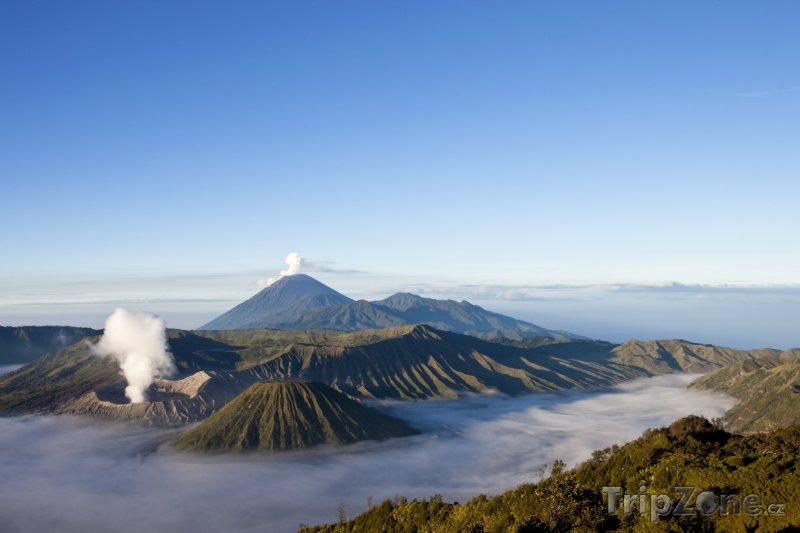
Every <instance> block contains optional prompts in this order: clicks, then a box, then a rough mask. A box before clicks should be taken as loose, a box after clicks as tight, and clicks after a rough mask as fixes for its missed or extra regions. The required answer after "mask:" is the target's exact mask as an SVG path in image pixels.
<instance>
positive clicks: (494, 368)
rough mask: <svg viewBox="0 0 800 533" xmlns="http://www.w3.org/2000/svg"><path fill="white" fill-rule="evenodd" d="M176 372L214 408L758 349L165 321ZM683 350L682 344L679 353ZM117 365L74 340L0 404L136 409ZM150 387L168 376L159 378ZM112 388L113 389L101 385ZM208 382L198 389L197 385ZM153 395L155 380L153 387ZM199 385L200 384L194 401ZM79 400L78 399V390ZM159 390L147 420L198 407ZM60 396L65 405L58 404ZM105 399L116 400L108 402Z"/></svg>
mask: <svg viewBox="0 0 800 533" xmlns="http://www.w3.org/2000/svg"><path fill="white" fill-rule="evenodd" d="M168 336H169V345H170V350H171V352H172V353H173V355H174V357H175V360H176V365H177V367H178V369H179V374H178V375H176V376H174V380H180V379H184V378H188V377H190V376H192V375H194V374H196V373H198V372H206V373H208V375H209V376H211V378H212V379H211V380H210V384H209V385H208V386H207V387H209V390H208V391H207V392H209V394H210V390H212V389H214V390H216V391H217V392H214V394H213V396H209V397H213V398H214V403H213V405H212V406H213V407H214V409H216V408H218V407H219V406H220V402H222V401H226V400H225V399H226V398H227V399H230V398H231V397H233V396H235V395H236V394H238V393H239V392H241V391H242V390H244V389H245V388H246V387H248V386H250V385H251V384H253V383H254V382H256V381H260V380H274V379H304V380H311V381H318V382H322V383H325V384H327V385H330V386H332V387H334V388H336V389H338V390H340V391H342V392H345V393H347V394H350V395H353V396H357V397H364V398H395V399H427V398H434V397H447V398H454V397H457V396H458V395H460V394H463V393H465V392H486V391H490V390H496V391H500V392H503V393H506V394H522V393H525V392H539V391H560V390H567V389H574V388H579V389H602V388H605V387H609V386H611V385H614V384H618V383H621V382H624V381H628V380H631V379H635V378H637V377H645V376H652V375H656V374H662V373H669V372H677V371H696V370H707V369H715V368H720V367H721V366H723V365H724V364H727V363H729V362H730V361H731V360H737V359H738V360H755V358H756V357H757V356H758V355H759V354H760V352H744V351H737V350H729V349H726V348H717V347H705V346H700V345H694V344H691V343H687V342H685V341H648V342H639V341H636V342H629V343H626V344H624V345H621V346H617V345H614V344H611V343H605V342H595V341H562V342H556V343H545V344H540V343H539V342H538V341H537V342H536V343H533V346H532V347H527V346H524V343H523V345H522V346H514V345H509V344H502V343H497V342H489V341H484V340H481V339H478V338H475V337H472V336H468V335H460V334H458V333H451V332H445V331H440V330H436V329H434V328H431V327H429V326H421V325H417V326H402V327H397V328H389V329H385V330H364V331H357V332H350V333H342V332H335V331H330V330H312V331H296V332H290V331H279V330H236V331H200V332H187V331H180V330H169V331H168ZM687 354H690V355H687ZM120 379H121V377H120V374H119V370H118V369H117V367H116V364H115V363H113V362H112V361H109V360H102V359H97V358H96V357H94V356H93V355H91V352H90V349H89V347H88V345H86V343H84V342H79V343H76V344H75V345H72V346H70V347H68V348H65V349H64V350H61V351H59V352H57V353H55V354H52V355H48V356H46V357H43V358H40V359H37V360H36V361H34V362H33V363H32V364H30V365H28V366H26V367H24V368H22V369H19V370H18V371H16V372H13V373H11V374H8V375H6V376H2V377H0V412H6V413H25V412H36V411H39V410H50V411H56V412H72V413H76V414H79V413H81V412H86V413H91V414H101V415H102V414H106V415H107V416H111V417H114V418H119V417H123V418H126V419H127V418H129V417H135V416H136V413H138V412H139V411H136V410H133V409H132V408H126V409H122V408H121V407H119V402H117V404H116V405H109V404H98V403H97V401H98V400H102V398H101V397H97V398H94V397H91V395H89V396H87V394H88V393H90V392H91V391H95V392H100V393H101V394H100V396H103V394H104V393H103V392H102V390H101V389H103V390H106V391H108V390H111V389H113V388H114V387H115V386H116V385H115V384H118V382H119V381H120ZM159 387H162V388H164V387H166V388H167V389H168V388H169V386H168V385H167V384H165V383H162V384H161V385H159ZM109 388H110V389H109ZM204 390H205V389H204ZM151 392H152V393H153V394H152V396H153V398H154V399H159V400H158V401H162V400H163V399H164V398H166V397H165V396H164V394H162V392H163V391H162V390H160V389H158V388H155V389H153V391H151ZM203 398H206V396H202V395H201V396H200V400H197V402H200V401H201V400H203ZM78 400H80V401H78ZM190 400H191V399H183V400H181V401H179V402H178V401H177V400H176V401H175V402H173V403H170V401H172V400H170V401H165V400H164V401H162V404H161V405H160V406H159V407H158V408H153V409H152V410H151V411H149V413H151V415H148V416H152V417H154V420H164V421H169V422H172V421H179V420H191V419H198V418H200V417H202V416H207V414H209V413H210V410H209V409H206V408H203V409H199V410H198V409H195V407H193V405H194V404H193V403H192V402H194V401H195V400H191V401H190ZM67 403H69V404H70V405H69V407H66V406H65V405H66V404H67ZM111 403H114V402H111Z"/></svg>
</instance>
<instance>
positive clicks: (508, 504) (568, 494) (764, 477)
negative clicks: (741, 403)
mask: <svg viewBox="0 0 800 533" xmlns="http://www.w3.org/2000/svg"><path fill="white" fill-rule="evenodd" d="M798 460H800V427H797V426H793V427H791V428H785V429H781V430H777V431H775V432H773V433H770V434H759V435H752V436H739V435H731V434H729V433H726V432H725V431H722V430H720V429H718V428H717V427H715V426H714V425H712V424H711V423H709V422H708V421H706V420H704V419H702V418H698V417H687V418H684V419H682V420H679V421H677V422H675V423H673V424H672V425H670V426H669V427H666V428H662V429H657V430H648V431H646V432H645V433H644V435H642V437H640V438H639V439H637V440H635V441H632V442H629V443H628V444H625V445H624V446H621V447H620V446H614V447H612V448H608V449H606V450H601V451H596V452H595V453H594V454H593V456H592V459H590V460H589V461H587V462H586V463H584V464H582V465H580V466H578V467H577V468H575V469H574V470H572V471H568V472H564V471H563V470H562V468H561V466H560V465H558V464H555V465H554V468H553V475H552V476H551V477H549V478H548V479H546V480H544V481H540V482H538V483H536V484H528V485H522V486H520V487H517V488H515V489H513V490H510V491H508V492H506V493H503V494H501V495H498V496H494V497H487V496H483V495H481V496H478V497H476V498H475V499H473V500H471V501H469V502H467V503H464V504H458V503H446V502H444V501H443V500H442V498H441V496H437V497H433V498H431V499H430V500H422V501H416V500H415V501H407V500H405V499H402V498H396V499H395V500H394V501H390V500H387V501H385V502H383V503H382V504H380V505H377V506H375V507H372V508H371V509H370V510H368V511H366V512H365V513H363V514H360V515H358V516H356V517H355V518H353V519H352V520H349V521H343V522H342V523H339V524H331V525H326V526H318V527H312V528H306V529H302V528H301V531H303V532H304V533H312V532H313V533H322V532H324V533H345V532H348V533H350V532H357V531H358V532H361V531H392V532H394V533H406V532H407V533H412V532H413V533H434V532H436V533H461V532H520V533H521V532H543V531H560V532H568V531H581V532H593V531H699V532H703V531H729V532H742V531H767V532H769V531H797V528H798V527H800V507H798V505H797V502H798V501H800V470H798V468H797V462H798ZM641 486H645V487H646V489H645V494H646V496H647V498H646V501H647V502H648V505H649V502H650V497H651V496H654V495H659V494H666V495H667V496H669V497H670V499H671V500H672V505H673V506H674V505H675V504H676V503H677V502H678V501H679V500H680V497H681V496H680V494H677V493H676V492H675V490H674V487H677V486H691V487H695V488H696V490H695V492H694V493H693V495H692V496H691V498H690V499H689V501H688V502H687V507H690V508H694V509H695V512H692V513H690V514H689V515H688V516H683V517H677V516H670V517H664V518H657V519H656V521H655V522H651V517H650V513H649V510H650V508H649V507H646V511H647V513H646V514H645V515H644V516H643V515H640V514H639V513H637V512H636V507H635V505H636V504H634V508H633V510H634V512H633V513H632V515H631V516H629V517H625V516H624V514H623V513H620V514H619V516H618V517H617V516H612V517H609V516H608V513H607V502H606V501H604V497H603V495H602V488H603V487H620V488H621V490H622V494H630V495H633V496H634V500H638V495H639V494H640V487H641ZM702 491H709V492H712V493H714V494H716V495H718V496H719V495H722V494H735V495H738V496H739V498H740V508H739V509H740V513H739V515H734V514H733V513H730V514H729V515H728V516H722V515H720V514H719V513H717V514H713V515H712V516H710V517H705V516H701V515H700V513H699V512H696V508H697V507H698V506H697V502H696V498H697V496H698V494H699V493H700V492H702ZM749 494H754V495H757V496H758V497H759V498H760V499H761V502H762V513H761V514H760V515H759V516H747V515H744V514H743V512H742V511H743V507H742V506H741V501H742V500H743V498H744V497H745V496H746V495H749ZM768 504H785V509H784V511H785V515H783V516H776V515H769V516H766V512H765V511H766V509H767V505H768ZM730 509H732V507H730ZM793 528H794V529H793Z"/></svg>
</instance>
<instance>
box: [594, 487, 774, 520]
mask: <svg viewBox="0 0 800 533" xmlns="http://www.w3.org/2000/svg"><path fill="white" fill-rule="evenodd" d="M602 491H603V495H605V496H606V499H607V501H608V514H609V515H612V516H618V515H619V513H620V511H621V512H622V513H623V514H624V515H626V516H630V515H632V514H633V513H634V512H638V513H639V514H641V515H647V514H649V515H650V520H652V521H653V522H657V521H658V520H659V519H661V518H668V517H672V516H694V515H696V514H700V515H703V516H713V515H719V516H742V515H744V516H783V515H784V514H786V505H785V504H783V503H775V502H765V501H764V499H763V498H762V497H760V496H759V495H757V494H746V495H744V496H741V495H739V494H718V493H716V492H714V491H711V490H700V489H698V488H697V487H675V488H674V489H673V493H672V495H671V496H670V495H668V494H648V493H647V487H646V486H644V485H642V486H641V487H639V492H638V493H637V494H623V491H622V487H603V489H602ZM695 495H696V496H695ZM620 505H621V506H622V509H621V510H620Z"/></svg>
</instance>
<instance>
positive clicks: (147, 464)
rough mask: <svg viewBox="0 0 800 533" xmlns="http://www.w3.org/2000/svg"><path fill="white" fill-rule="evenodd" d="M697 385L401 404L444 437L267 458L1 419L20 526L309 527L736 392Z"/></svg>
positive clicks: (9, 498)
mask: <svg viewBox="0 0 800 533" xmlns="http://www.w3.org/2000/svg"><path fill="white" fill-rule="evenodd" d="M691 379H692V377H691V376H685V375H682V376H663V377H659V378H652V379H648V380H641V381H637V382H634V383H630V384H628V385H624V386H622V387H618V388H616V389H613V390H612V391H609V392H605V393H580V392H571V393H563V394H534V395H527V396H524V397H519V398H507V397H502V396H499V395H498V396H494V397H492V396H475V397H472V398H470V399H466V400H462V401H460V402H445V401H442V402H408V403H391V404H387V406H388V407H390V408H391V410H392V411H393V412H394V413H395V414H396V415H398V416H402V417H404V418H407V419H409V420H412V421H414V423H416V424H417V425H418V426H420V427H423V428H436V429H435V430H434V431H432V432H430V433H427V434H424V435H421V436H417V437H411V438H406V439H399V440H395V441H390V442H384V443H362V444H358V445H353V446H348V447H345V448H332V449H326V450H317V451H311V452H303V453H288V454H276V455H272V456H259V457H201V456H195V455H179V454H176V453H174V452H172V451H170V450H165V449H163V448H162V449H161V450H159V451H158V452H156V453H153V452H154V451H155V450H156V448H157V446H158V445H159V443H161V442H163V440H164V439H165V438H167V437H169V436H170V435H171V433H170V432H168V431H165V430H156V429H135V428H131V427H123V426H113V425H109V424H103V425H97V424H93V423H91V422H89V421H88V420H85V419H72V418H66V417H58V418H53V417H38V418H32V417H23V418H0V471H2V472H3V483H2V484H0V515H2V516H3V520H4V522H3V525H4V527H6V528H8V529H9V530H10V531H59V532H63V533H71V532H76V533H78V532H80V533H82V532H84V531H99V530H103V531H115V532H119V533H139V532H141V531H195V532H198V533H204V532H216V531H230V530H236V531H241V532H262V531H271V532H276V533H281V532H289V531H296V529H297V526H298V524H299V523H300V522H304V523H308V524H313V523H318V522H321V521H334V520H335V519H336V516H337V507H338V506H339V503H340V501H341V502H343V503H344V504H345V506H346V509H347V515H348V516H352V515H354V514H356V513H358V512H361V511H363V510H365V509H366V506H367V498H368V497H370V496H372V497H373V498H374V501H375V502H376V503H377V502H379V501H381V500H382V499H385V498H391V497H394V496H395V495H404V496H408V497H428V496H431V495H434V494H436V493H441V494H443V495H444V496H445V497H446V498H447V499H451V500H452V499H455V500H459V501H465V500H466V499H468V498H470V497H472V496H475V495H476V494H478V493H481V492H485V493H499V492H501V491H503V490H506V489H509V488H511V487H513V486H515V485H517V484H519V483H523V482H526V481H535V480H536V479H537V476H538V474H537V471H538V469H539V467H540V466H541V465H542V464H543V463H552V461H553V460H554V459H557V458H561V459H564V460H565V461H567V463H569V464H570V465H573V464H575V463H576V462H578V461H582V460H584V459H586V458H588V456H589V454H590V452H591V451H592V450H594V449H597V448H602V447H605V446H609V445H611V444H612V443H620V442H624V441H627V440H630V439H633V438H635V437H637V436H639V435H640V434H641V432H642V431H643V430H644V429H645V428H647V427H654V426H662V425H666V424H668V423H670V422H671V421H673V420H675V419H677V418H680V417H682V416H685V415H688V414H701V415H705V416H708V417H715V416H720V415H721V414H723V413H724V411H725V410H726V409H727V408H728V407H729V406H730V405H731V401H730V400H729V399H727V398H725V397H722V396H719V395H715V394H710V393H706V392H701V391H690V390H685V389H684V388H683V387H684V386H685V385H686V384H687V383H688V382H689V381H690V380H691Z"/></svg>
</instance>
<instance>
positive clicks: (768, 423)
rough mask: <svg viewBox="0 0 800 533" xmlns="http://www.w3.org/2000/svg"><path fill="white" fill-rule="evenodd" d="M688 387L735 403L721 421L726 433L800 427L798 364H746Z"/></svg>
mask: <svg viewBox="0 0 800 533" xmlns="http://www.w3.org/2000/svg"><path fill="white" fill-rule="evenodd" d="M786 353H790V352H786ZM690 386H691V387H694V388H698V389H707V390H715V391H718V392H723V393H725V394H728V395H730V396H733V397H734V398H736V399H737V400H738V402H737V403H736V405H734V406H733V407H732V408H731V409H730V410H729V411H728V412H727V413H725V416H724V417H723V421H724V424H725V427H726V429H728V430H729V431H734V432H737V433H752V432H758V431H771V430H773V429H775V428H778V427H784V426H790V425H795V424H800V361H797V360H793V359H791V358H787V357H783V356H779V357H767V358H763V359H759V360H756V361H745V362H741V363H737V364H733V365H730V366H727V367H725V368H722V369H720V370H717V371H716V372H713V373H711V374H708V375H706V376H703V377H702V378H700V379H698V380H696V381H694V382H693V383H692V384H691V385H690Z"/></svg>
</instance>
